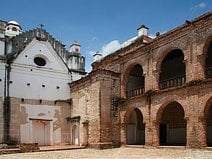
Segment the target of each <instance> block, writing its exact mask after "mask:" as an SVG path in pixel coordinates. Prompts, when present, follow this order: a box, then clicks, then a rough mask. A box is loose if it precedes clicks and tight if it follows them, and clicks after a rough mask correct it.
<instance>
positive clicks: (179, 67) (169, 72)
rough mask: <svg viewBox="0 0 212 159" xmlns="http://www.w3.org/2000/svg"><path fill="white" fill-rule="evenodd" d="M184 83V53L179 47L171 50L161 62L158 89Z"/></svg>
mask: <svg viewBox="0 0 212 159" xmlns="http://www.w3.org/2000/svg"><path fill="white" fill-rule="evenodd" d="M184 83H185V64H184V55H183V52H182V51H181V50H180V49H175V50H172V51H171V52H170V53H168V54H167V55H166V56H165V58H164V59H163V61H162V63H161V71H160V79H159V86H160V89H166V88H170V87H176V86H181V85H182V84H184Z"/></svg>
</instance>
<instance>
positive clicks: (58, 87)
mask: <svg viewBox="0 0 212 159" xmlns="http://www.w3.org/2000/svg"><path fill="white" fill-rule="evenodd" d="M37 56H39V57H43V58H44V59H45V60H46V65H45V66H37V65H36V64H35V63H34V58H35V57H37ZM10 81H12V83H11V84H10V96H11V97H19V98H28V99H43V100H58V99H59V100H65V99H69V98H70V87H69V85H68V83H70V82H71V75H70V74H68V68H67V67H66V65H65V64H64V63H63V61H62V60H61V59H60V57H59V56H58V55H57V53H56V52H55V51H54V50H53V48H52V47H51V45H50V44H49V43H48V42H43V41H41V42H40V41H37V40H33V41H32V42H31V43H30V44H29V45H28V46H27V47H26V48H25V49H24V51H22V53H21V54H19V56H18V57H17V59H16V60H15V61H14V62H13V64H12V69H11V75H10ZM43 85H44V86H45V87H44V86H43Z"/></svg>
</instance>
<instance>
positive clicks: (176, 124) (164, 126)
mask: <svg viewBox="0 0 212 159" xmlns="http://www.w3.org/2000/svg"><path fill="white" fill-rule="evenodd" d="M160 121H161V122H160V127H159V129H160V130H159V133H160V145H165V146H185V145H186V120H185V119H184V110H183V107H182V106H181V105H180V104H179V103H177V102H172V103H170V104H168V105H167V106H166V107H165V108H164V110H163V112H162V114H161V120H160Z"/></svg>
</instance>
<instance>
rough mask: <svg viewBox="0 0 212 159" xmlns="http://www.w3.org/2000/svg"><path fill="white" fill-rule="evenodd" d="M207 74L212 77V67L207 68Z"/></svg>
mask: <svg viewBox="0 0 212 159" xmlns="http://www.w3.org/2000/svg"><path fill="white" fill-rule="evenodd" d="M205 76H206V78H212V67H207V68H205Z"/></svg>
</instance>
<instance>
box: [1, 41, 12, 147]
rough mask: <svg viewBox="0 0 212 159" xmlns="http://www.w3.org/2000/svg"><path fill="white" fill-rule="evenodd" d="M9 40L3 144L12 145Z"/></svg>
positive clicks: (5, 81)
mask: <svg viewBox="0 0 212 159" xmlns="http://www.w3.org/2000/svg"><path fill="white" fill-rule="evenodd" d="M7 47H8V39H7V38H6V42H5V53H4V54H5V57H6V59H5V76H4V98H3V100H4V101H3V121H4V131H3V143H5V144H10V115H11V114H10V112H11V110H10V109H11V108H10V93H9V85H10V71H11V62H10V59H9V57H8V54H7V53H8V50H7Z"/></svg>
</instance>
